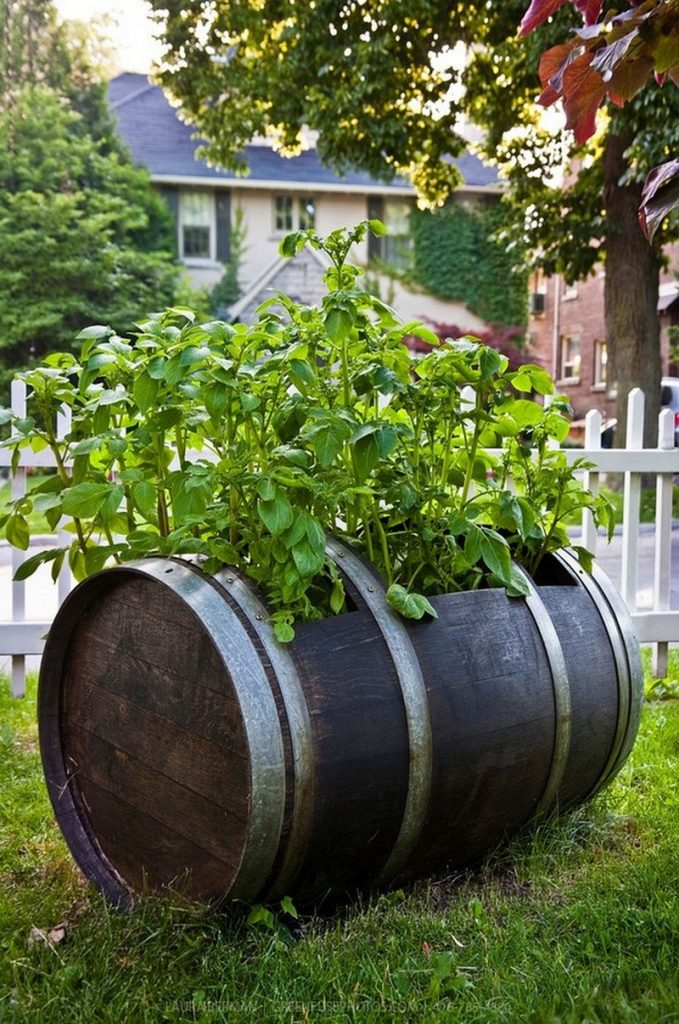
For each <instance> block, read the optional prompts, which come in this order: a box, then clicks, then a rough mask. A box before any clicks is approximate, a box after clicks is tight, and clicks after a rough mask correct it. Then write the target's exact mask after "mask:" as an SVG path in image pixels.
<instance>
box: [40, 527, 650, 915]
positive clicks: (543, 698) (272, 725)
mask: <svg viewBox="0 0 679 1024" xmlns="http://www.w3.org/2000/svg"><path fill="white" fill-rule="evenodd" d="M328 551H329V554H330V555H331V556H332V557H333V558H334V559H335V561H336V563H337V565H338V566H339V567H340V568H341V571H342V573H343V575H344V579H345V583H346V589H347V593H348V595H349V602H350V610H349V611H348V612H346V613H345V614H342V615H338V616H334V617H332V618H328V619H325V620H322V621H319V622H311V623H306V624H303V625H300V626H299V627H298V628H297V635H296V638H295V640H294V641H293V642H292V643H291V644H289V645H281V644H279V643H277V642H276V640H275V639H274V637H273V633H272V630H271V627H270V625H269V623H268V621H267V615H268V612H267V608H266V606H265V605H264V603H263V601H262V599H261V597H260V596H259V595H258V593H257V591H256V589H255V588H254V587H253V585H252V584H251V583H250V582H249V581H248V580H247V578H246V577H244V576H242V575H239V574H238V573H237V572H235V571H233V570H230V569H224V570H222V571H221V572H219V573H217V574H215V575H213V576H209V575H206V574H205V573H203V572H202V571H201V569H200V568H199V567H198V565H196V564H193V563H191V562H188V561H184V560H179V559H176V560H175V559H172V560H168V559H161V558H149V559H144V560H142V561H138V562H134V563H129V564H127V565H124V566H121V567H116V568H113V569H108V570H105V571H104V572H101V573H99V574H98V575H96V576H93V577H90V578H89V579H88V580H86V581H85V582H83V583H81V584H80V585H79V586H78V587H77V588H76V589H75V590H74V591H73V592H72V593H71V595H70V596H69V597H68V599H67V600H66V601H65V602H64V604H63V605H62V607H61V609H60V611H59V613H58V614H57V617H56V619H55V621H54V624H53V626H52V628H51V630H50V633H49V637H48V639H47V643H46V648H45V653H44V657H43V660H42V669H41V674H40V688H39V726H40V745H41V752H42V758H43V765H44V771H45V777H46V781H47V787H48V790H49V794H50V797H51V800H52V804H53V807H54V811H55V814H56V817H57V820H58V823H59V825H60V827H61V830H62V832H63V834H64V836H65V838H66V841H67V843H68V845H69V847H70V849H71V852H72V854H73V856H74V858H75V859H76V861H77V862H78V864H79V865H80V867H81V868H82V870H83V871H84V873H85V875H86V876H87V877H88V878H89V879H91V880H92V881H93V882H94V883H95V884H96V885H97V886H99V888H100V889H101V890H102V891H103V892H104V893H105V894H106V896H107V897H108V898H109V899H110V900H111V901H112V902H113V903H115V904H117V905H125V904H129V903H130V902H131V901H133V899H134V898H135V895H136V894H139V893H143V892H146V891H149V890H158V889H163V888H165V887H167V886H177V887H179V888H180V889H181V890H182V891H183V892H184V893H186V894H187V895H188V896H190V897H192V898H197V899H200V900H206V901H210V902H214V903H217V902H219V901H221V900H224V899H241V900H255V899H257V900H267V899H272V898H275V897H280V896H282V895H284V894H290V895H292V896H294V897H296V898H298V899H300V900H302V901H304V900H307V899H308V900H313V899H316V898H319V897H323V896H325V895H327V894H339V893H344V892H347V891H350V890H353V889H356V888H365V887H368V886H372V885H379V886H381V885H385V884H387V883H389V882H390V881H395V880H397V879H398V880H399V881H400V880H401V879H404V878H407V877H411V876H414V875H420V874H423V873H427V872H430V871H432V870H435V869H437V868H441V867H442V866H444V865H446V864H454V865H462V864H466V863H471V862H473V861H474V860H476V859H478V858H479V857H480V856H482V855H483V853H484V852H486V851H488V850H489V849H491V848H492V847H494V846H495V845H496V844H497V843H498V842H499V841H501V840H502V839H503V838H504V837H506V836H508V835H510V834H511V833H512V832H515V831H516V830H517V829H519V828H520V827H521V826H523V825H524V824H525V823H526V822H527V821H529V820H530V819H539V818H540V817H541V816H544V815H548V814H550V813H552V812H553V811H555V810H557V809H562V808H566V807H570V806H572V805H574V804H576V803H578V802H580V801H583V800H586V799H587V798H589V797H591V796H592V795H593V794H594V793H596V792H597V790H598V789H599V788H600V787H601V786H603V785H604V784H605V783H606V782H608V780H610V779H611V778H612V777H613V775H614V774H615V773H616V772H617V771H618V769H619V768H620V766H621V764H622V763H623V761H624V760H625V758H626V756H627V754H628V753H629V750H630V748H631V746H632V743H633V741H634V737H635V735H636V731H637V726H638V721H639V714H640V708H641V696H642V675H641V667H640V660H639V650H638V644H637V642H636V639H635V637H634V634H633V631H632V626H631V622H630V618H629V615H628V613H627V610H626V608H625V606H624V604H623V602H622V600H621V598H620V597H619V596H618V594H617V593H616V591H615V589H614V588H613V587H612V585H611V584H610V582H609V581H608V579H607V578H606V577H605V576H604V575H603V573H601V572H600V571H599V570H598V569H595V571H594V573H593V574H592V575H588V574H586V573H585V572H584V571H583V570H582V569H581V567H580V566H579V564H578V562H577V560H576V559H575V558H574V557H573V556H572V555H571V554H570V553H568V552H563V553H560V554H559V555H556V556H551V557H550V558H549V559H547V560H546V561H545V563H544V564H543V566H542V568H541V570H540V572H539V574H538V576H537V577H536V579H535V581H534V582H533V581H531V593H530V595H529V596H528V597H527V598H520V599H516V598H513V599H512V598H508V597H507V596H506V595H505V593H504V591H503V590H494V589H489V590H479V591H475V592H465V593H455V594H446V595H443V596H440V597H435V598H432V599H431V601H432V604H433V605H434V606H435V608H436V610H437V612H438V619H435V620H434V619H430V620H428V621H426V622H425V621H422V622H407V621H405V620H403V619H402V618H401V617H400V616H398V615H397V614H396V613H395V612H394V611H392V609H391V608H390V606H389V605H388V604H387V603H386V601H385V599H384V585H383V582H382V581H381V579H380V578H379V577H378V576H377V575H376V574H375V573H374V572H373V571H372V569H371V568H370V566H368V565H366V564H365V563H364V562H363V561H362V560H361V559H360V558H359V557H358V556H357V555H356V554H355V553H353V552H352V551H351V550H350V549H348V548H346V547H344V546H342V545H340V544H339V543H338V542H337V541H335V540H331V541H329V543H328Z"/></svg>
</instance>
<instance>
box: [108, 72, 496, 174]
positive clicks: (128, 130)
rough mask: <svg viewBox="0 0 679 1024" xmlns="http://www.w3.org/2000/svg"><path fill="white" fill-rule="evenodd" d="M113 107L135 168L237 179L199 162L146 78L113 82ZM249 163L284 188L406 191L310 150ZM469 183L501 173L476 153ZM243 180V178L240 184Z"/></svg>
mask: <svg viewBox="0 0 679 1024" xmlns="http://www.w3.org/2000/svg"><path fill="white" fill-rule="evenodd" d="M108 97H109V102H110V103H111V106H112V108H113V112H114V114H115V116H116V119H117V121H118V128H119V131H120V134H121V135H122V137H123V139H124V141H125V142H126V144H127V146H128V148H129V149H130V152H131V154H132V159H133V160H134V161H135V163H139V164H144V165H145V166H146V167H147V168H148V169H149V171H150V172H151V175H152V176H159V175H163V176H167V177H169V178H175V177H176V178H177V179H181V178H186V177H192V178H205V180H206V182H207V181H209V180H210V179H221V180H224V179H233V180H235V179H236V178H237V176H236V175H235V174H234V173H233V172H232V171H225V170H221V169H219V168H216V167H210V166H209V165H208V164H207V163H206V162H205V161H204V160H200V159H197V158H196V149H197V147H198V146H199V145H200V139H195V138H193V137H192V136H193V129H192V128H191V126H189V125H186V124H184V123H183V122H182V121H180V120H179V118H178V116H177V113H176V111H175V109H174V108H173V107H172V106H171V105H170V103H169V102H168V100H167V98H166V96H165V94H164V93H163V91H162V89H161V88H160V86H158V85H153V84H151V82H149V80H148V78H147V77H146V75H141V74H135V73H133V72H124V73H123V74H121V75H117V76H116V77H115V78H114V79H113V80H112V81H111V82H110V83H109V91H108ZM245 159H246V162H247V164H248V167H249V168H250V173H249V175H248V179H247V180H248V181H249V182H253V183H254V182H256V181H269V182H270V181H276V182H281V184H285V183H292V182H297V183H299V182H308V183H309V184H310V185H314V184H316V185H321V184H322V185H326V186H327V185H333V184H336V185H337V186H338V188H341V187H342V185H351V186H353V187H356V186H365V187H366V188H371V189H373V190H374V189H375V187H378V188H379V189H380V190H383V191H384V192H385V193H388V192H389V190H390V188H393V187H399V188H400V189H403V187H404V185H406V184H407V183H406V182H404V181H403V180H401V179H395V180H394V181H393V182H392V183H391V184H389V183H386V184H385V183H384V182H380V181H377V180H376V179H375V178H372V177H371V176H370V175H369V174H367V173H365V172H364V171H349V172H348V173H346V174H344V175H338V174H336V173H335V172H334V171H332V170H330V169H329V168H328V167H325V166H324V165H323V164H322V163H321V162H320V160H319V158H318V155H317V153H316V150H314V149H309V150H306V151H305V152H303V153H301V154H300V155H299V156H295V157H282V156H280V154H278V153H276V152H274V150H272V149H270V148H269V147H268V146H248V147H246V152H245ZM454 162H455V164H456V165H457V166H458V167H459V169H460V172H461V174H462V176H463V178H464V181H465V184H466V185H468V186H471V187H491V188H492V187H493V186H497V185H498V178H497V172H496V171H495V169H494V168H493V167H488V166H487V165H486V164H484V163H482V161H481V160H479V159H478V157H476V156H474V155H473V154H471V153H467V154H464V155H463V156H462V157H460V158H459V159H457V160H455V161H454ZM239 180H241V181H242V180H243V179H239Z"/></svg>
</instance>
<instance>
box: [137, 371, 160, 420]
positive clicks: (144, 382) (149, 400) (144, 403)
mask: <svg viewBox="0 0 679 1024" xmlns="http://www.w3.org/2000/svg"><path fill="white" fill-rule="evenodd" d="M132 395H133V397H134V400H135V402H136V403H137V405H138V406H139V409H140V410H141V412H148V410H149V409H150V408H151V407H152V406H153V405H154V404H155V401H156V398H157V396H158V381H157V380H154V379H153V378H152V377H149V375H148V373H146V372H144V373H140V374H139V376H138V377H137V379H136V380H135V382H134V385H133V387H132Z"/></svg>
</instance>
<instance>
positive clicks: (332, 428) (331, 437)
mask: <svg viewBox="0 0 679 1024" xmlns="http://www.w3.org/2000/svg"><path fill="white" fill-rule="evenodd" d="M345 436H346V432H345V431H344V430H342V429H341V428H338V427H337V426H336V425H334V424H332V423H328V424H325V425H323V426H322V427H319V428H318V429H317V430H316V431H315V432H314V435H313V439H312V446H313V449H314V451H315V453H316V458H317V459H318V462H319V465H320V466H321V468H322V469H327V468H328V466H331V465H332V463H333V462H334V461H335V459H336V458H337V456H338V455H339V453H340V452H341V450H342V445H343V444H344V438H345Z"/></svg>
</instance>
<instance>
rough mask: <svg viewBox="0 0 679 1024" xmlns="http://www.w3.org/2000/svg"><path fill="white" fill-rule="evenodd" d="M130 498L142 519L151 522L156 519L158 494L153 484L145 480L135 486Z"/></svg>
mask: <svg viewBox="0 0 679 1024" xmlns="http://www.w3.org/2000/svg"><path fill="white" fill-rule="evenodd" d="M132 497H133V499H134V503H135V505H136V506H137V508H138V509H139V511H140V512H141V514H142V515H143V516H144V518H145V519H149V520H151V521H153V520H154V519H155V518H156V514H157V510H156V505H157V501H158V494H157V491H156V489H155V487H154V486H153V484H151V483H148V482H147V481H145V480H144V481H142V482H141V483H138V484H135V485H134V486H133V488H132Z"/></svg>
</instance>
